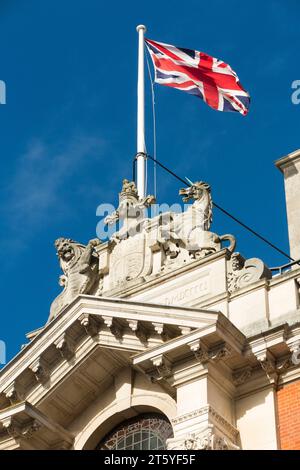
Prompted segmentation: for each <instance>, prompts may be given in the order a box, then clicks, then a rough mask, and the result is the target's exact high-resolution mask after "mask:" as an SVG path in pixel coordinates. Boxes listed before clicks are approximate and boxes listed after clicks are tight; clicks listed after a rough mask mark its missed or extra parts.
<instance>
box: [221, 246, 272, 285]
mask: <svg viewBox="0 0 300 470" xmlns="http://www.w3.org/2000/svg"><path fill="white" fill-rule="evenodd" d="M271 277H272V273H271V271H270V270H269V268H268V267H267V266H266V265H265V264H264V263H263V261H261V260H260V259H258V258H251V259H247V260H246V259H245V258H244V257H243V256H242V255H241V254H240V253H237V252H236V253H233V254H232V256H231V259H230V260H229V262H228V275H227V281H228V290H229V292H234V291H235V290H237V289H241V288H243V287H245V286H247V285H249V284H252V283H253V282H256V281H259V280H260V279H271Z"/></svg>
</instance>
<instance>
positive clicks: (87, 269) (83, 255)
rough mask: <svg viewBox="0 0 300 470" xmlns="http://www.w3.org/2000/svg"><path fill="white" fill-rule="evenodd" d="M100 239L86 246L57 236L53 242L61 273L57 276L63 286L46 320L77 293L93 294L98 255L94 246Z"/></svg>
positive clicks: (96, 278) (53, 316)
mask: <svg viewBox="0 0 300 470" xmlns="http://www.w3.org/2000/svg"><path fill="white" fill-rule="evenodd" d="M100 243H101V242H100V240H98V239H94V240H91V241H89V243H88V244H87V246H85V245H82V244H81V243H77V242H75V241H74V240H71V239H69V238H59V239H57V240H56V242H55V247H56V250H57V256H58V258H59V262H60V267H61V269H62V271H63V273H64V274H63V275H62V276H60V278H59V283H60V285H61V286H62V287H63V288H64V289H63V291H62V292H61V294H59V295H58V297H56V299H55V300H54V301H53V302H52V305H51V309H50V316H49V320H48V322H50V321H51V320H52V319H53V318H55V317H56V316H57V315H58V314H59V312H60V311H61V310H62V309H63V308H64V307H66V306H67V305H69V304H70V303H71V302H72V300H74V299H75V298H76V297H77V295H79V294H93V293H95V290H96V289H97V284H98V283H97V281H99V271H98V256H97V254H96V252H95V247H96V246H98V245H99V244H100Z"/></svg>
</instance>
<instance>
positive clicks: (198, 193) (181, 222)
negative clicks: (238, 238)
mask: <svg viewBox="0 0 300 470" xmlns="http://www.w3.org/2000/svg"><path fill="white" fill-rule="evenodd" d="M179 194H180V195H181V196H183V202H185V203H186V202H189V201H190V200H193V201H194V202H193V204H191V205H189V207H188V208H187V210H186V211H185V212H183V213H180V214H175V213H165V214H163V216H162V219H161V224H160V232H159V241H160V243H161V245H162V247H163V249H164V253H165V261H164V269H171V268H174V266H176V265H182V264H184V263H187V262H190V261H193V260H195V259H199V258H204V257H205V256H207V255H209V254H212V253H215V252H217V251H219V250H220V249H221V247H222V242H223V241H225V240H227V241H229V246H228V250H229V251H230V252H232V251H233V250H234V248H235V245H236V242H235V238H234V237H233V236H232V235H223V236H219V235H217V234H215V233H213V232H210V231H209V229H210V226H211V222H212V198H211V189H210V186H209V185H208V184H207V183H205V182H203V181H198V182H196V183H194V184H193V185H191V186H190V187H188V188H184V189H181V190H180V191H179ZM166 221H167V222H166Z"/></svg>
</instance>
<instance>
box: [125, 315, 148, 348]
mask: <svg viewBox="0 0 300 470" xmlns="http://www.w3.org/2000/svg"><path fill="white" fill-rule="evenodd" d="M127 322H128V325H129V328H130V329H131V330H132V331H133V332H134V333H135V335H136V337H137V338H138V339H139V340H140V341H141V343H144V344H145V343H147V334H146V330H145V329H144V328H143V327H142V325H141V323H140V322H139V321H137V320H127Z"/></svg>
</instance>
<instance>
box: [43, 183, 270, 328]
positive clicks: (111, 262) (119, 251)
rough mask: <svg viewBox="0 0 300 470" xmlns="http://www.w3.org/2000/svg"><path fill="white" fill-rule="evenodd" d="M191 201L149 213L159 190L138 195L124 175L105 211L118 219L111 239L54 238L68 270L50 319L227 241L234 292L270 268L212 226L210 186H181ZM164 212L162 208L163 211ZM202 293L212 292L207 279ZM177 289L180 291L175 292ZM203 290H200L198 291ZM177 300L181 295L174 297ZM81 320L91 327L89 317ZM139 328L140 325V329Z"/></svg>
mask: <svg viewBox="0 0 300 470" xmlns="http://www.w3.org/2000/svg"><path fill="white" fill-rule="evenodd" d="M179 194H180V196H182V197H183V202H184V203H188V202H191V204H187V207H185V210H184V211H183V212H181V213H177V212H172V211H170V212H162V213H159V214H158V215H156V214H157V212H155V215H154V216H153V217H148V213H147V211H148V209H149V208H150V207H151V206H152V205H153V204H154V202H155V198H154V196H151V195H148V196H146V197H145V198H139V196H138V192H137V189H136V186H135V183H134V182H132V181H129V180H127V179H125V180H123V186H122V190H121V192H120V193H119V205H118V208H117V209H116V210H115V211H114V212H113V213H112V214H110V215H109V216H107V217H106V219H105V223H106V224H109V225H111V224H113V223H115V222H116V221H118V222H119V225H118V227H116V229H117V230H116V231H115V232H114V233H113V234H112V235H111V237H110V239H109V240H108V241H107V242H106V243H101V242H100V240H99V239H95V240H91V241H90V242H89V243H88V244H87V245H86V246H85V245H82V244H81V243H77V242H75V241H74V240H71V239H66V238H59V239H58V240H56V242H55V246H56V249H57V256H58V258H59V262H60V266H61V269H62V271H63V274H62V275H61V276H60V285H61V286H62V287H63V291H62V292H61V294H59V295H58V296H57V298H56V299H55V300H54V301H53V303H52V305H51V310H50V316H49V320H48V322H49V321H51V320H52V319H53V318H55V317H56V316H57V315H58V314H59V313H60V312H61V311H62V310H63V309H64V308H65V307H66V306H67V305H69V304H70V303H71V302H72V301H73V300H74V299H75V298H76V297H77V296H78V295H80V294H90V295H96V296H102V295H105V296H119V295H121V294H122V293H123V292H124V291H127V290H130V289H134V288H136V287H138V286H139V285H141V284H143V283H145V282H147V281H151V280H153V279H156V278H157V277H159V276H161V275H164V274H167V273H169V272H170V271H174V270H176V269H179V268H182V267H183V266H187V265H188V264H189V263H193V262H195V260H198V259H202V258H205V257H207V256H209V255H213V254H215V253H217V252H218V251H220V250H221V249H222V248H224V242H226V245H227V247H226V248H227V250H228V252H229V255H230V259H229V260H228V263H227V272H228V289H229V291H230V292H233V291H234V290H236V289H239V288H241V287H244V286H245V285H248V284H250V283H252V282H255V281H256V280H258V279H262V278H269V277H271V273H270V271H269V270H268V268H267V267H266V266H265V265H264V264H263V262H262V261H260V260H258V259H256V258H253V259H250V260H245V259H244V258H243V257H242V256H241V255H240V254H239V253H233V252H234V249H235V246H236V240H235V238H234V237H233V236H232V235H229V234H225V235H222V236H219V235H218V234H216V233H213V232H211V231H210V226H211V222H212V206H213V203H212V197H211V189H210V186H209V185H208V184H207V183H205V182H203V181H198V182H195V183H193V184H192V185H191V186H190V187H188V188H183V189H181V190H180V191H179ZM158 212H159V211H158ZM203 286H204V287H203V288H202V289H201V295H206V294H208V293H209V290H208V287H207V283H205V282H204V283H203ZM176 295H177V294H176ZM199 295H200V294H199ZM175 300H176V301H177V300H178V299H175ZM82 326H83V327H84V328H86V327H88V328H89V332H91V331H92V330H93V331H96V330H95V328H94V327H92V329H91V328H90V326H89V325H88V323H87V321H85V322H84V323H83V324H82ZM139 332H140V331H139Z"/></svg>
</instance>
